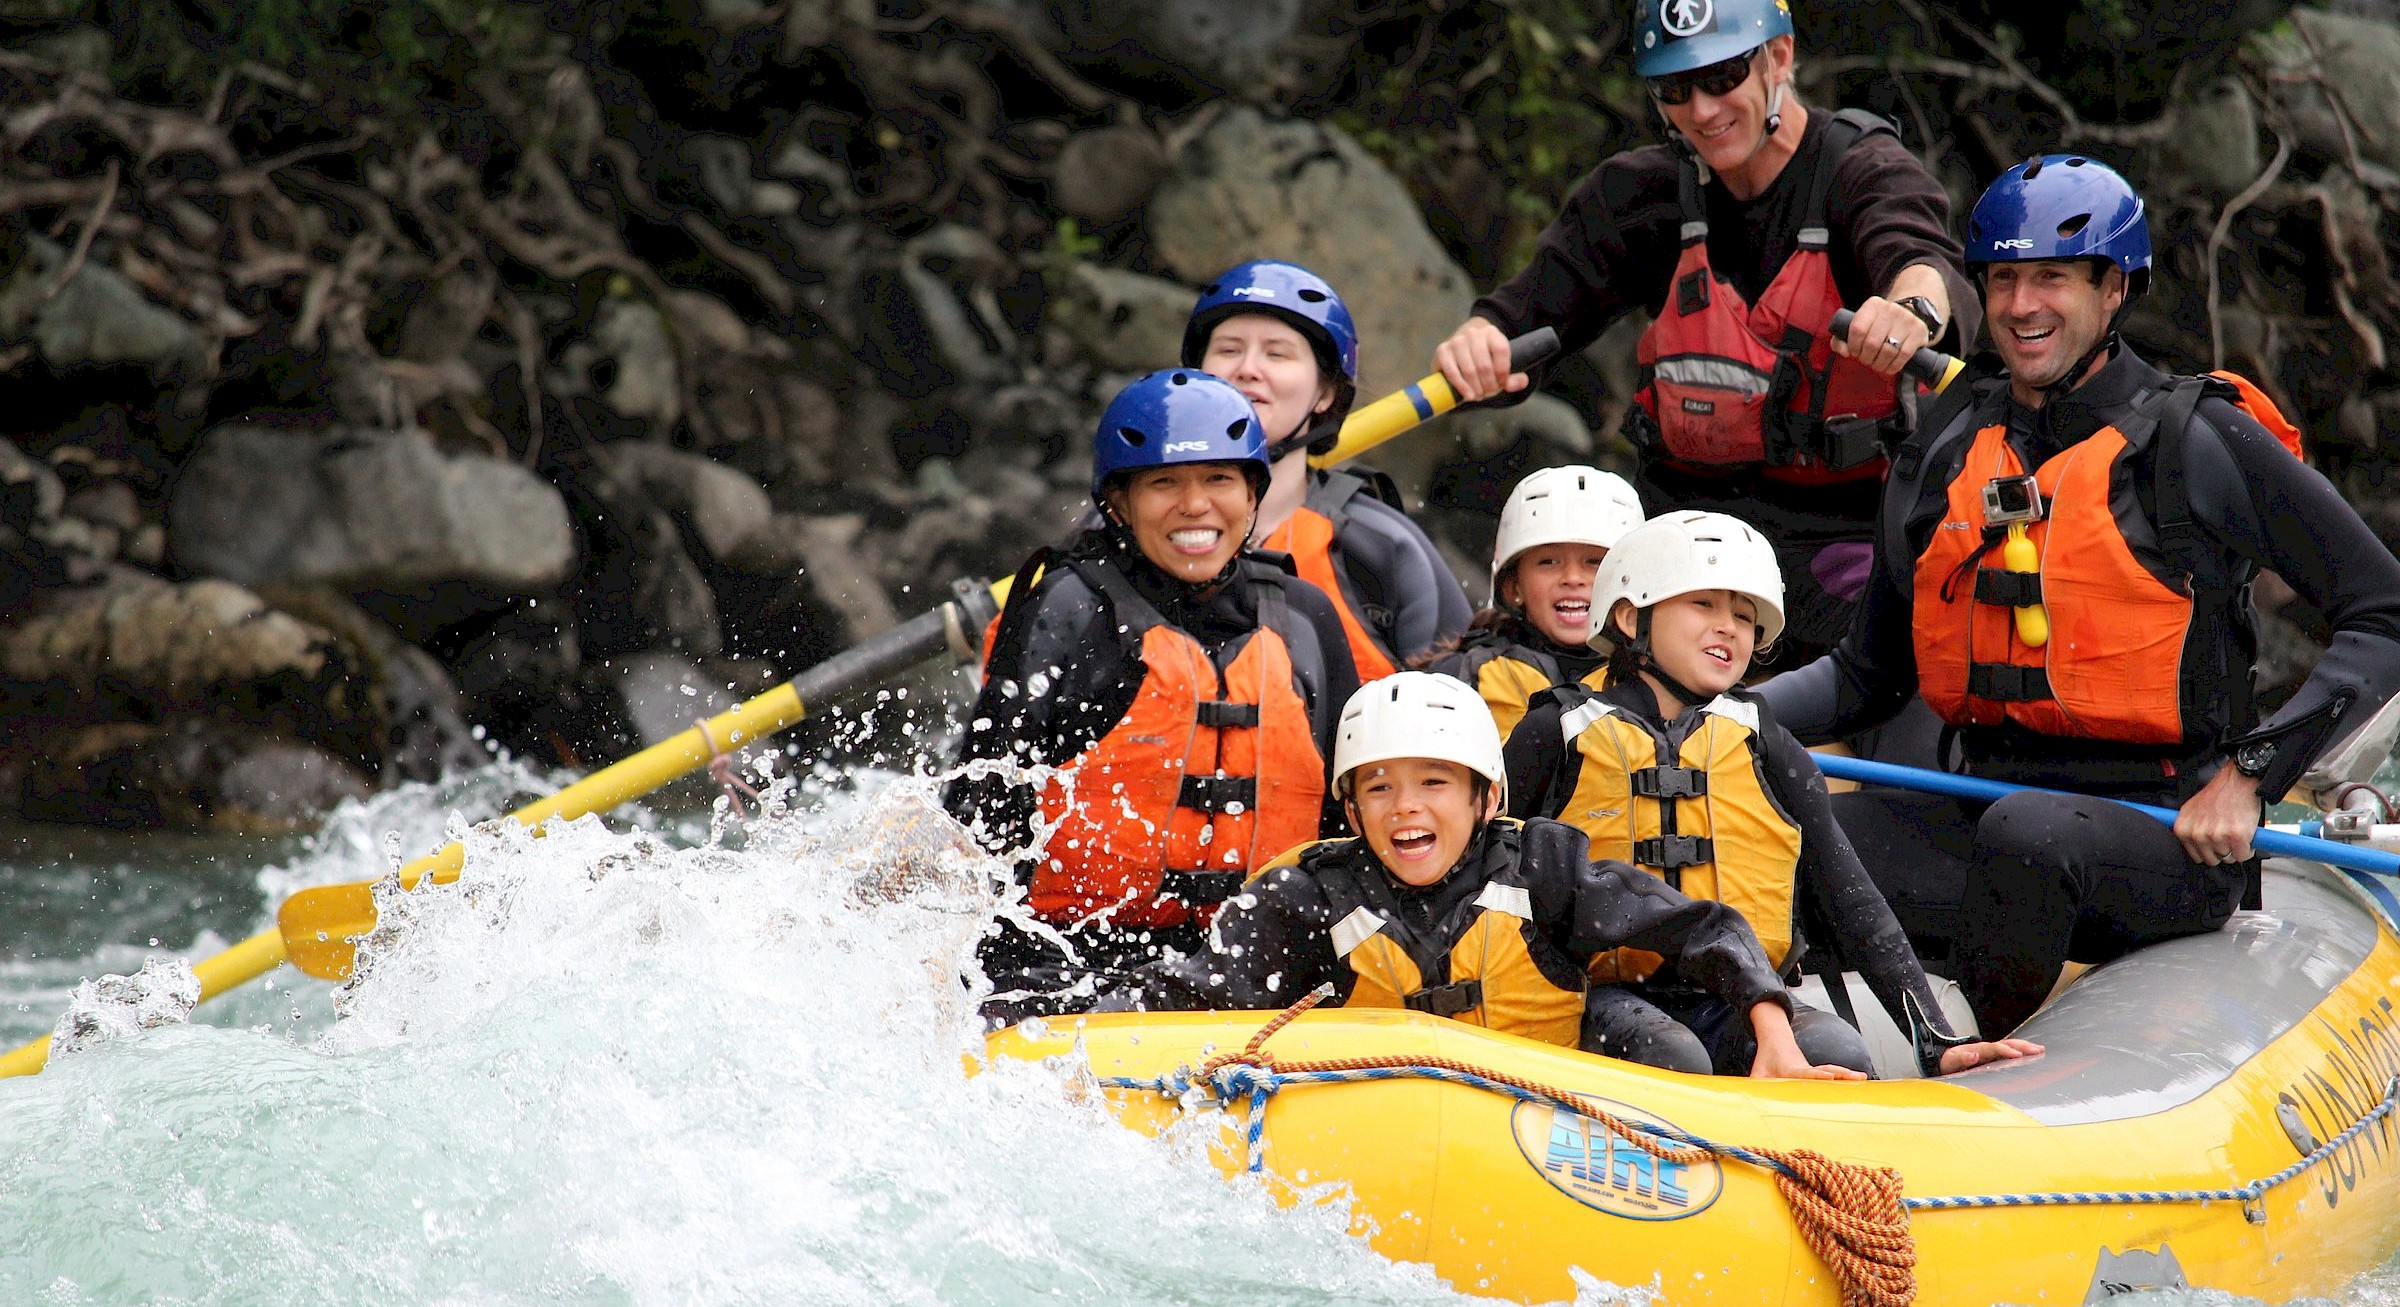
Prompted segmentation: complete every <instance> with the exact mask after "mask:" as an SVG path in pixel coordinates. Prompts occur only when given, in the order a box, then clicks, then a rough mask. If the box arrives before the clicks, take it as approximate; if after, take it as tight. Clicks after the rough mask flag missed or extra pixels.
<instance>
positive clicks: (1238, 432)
mask: <svg viewBox="0 0 2400 1307" xmlns="http://www.w3.org/2000/svg"><path fill="white" fill-rule="evenodd" d="M1249 425H1250V423H1249V422H1248V420H1246V419H1245V420H1243V421H1238V422H1228V423H1226V424H1225V434H1226V435H1229V436H1231V437H1233V438H1234V439H1236V440H1239V439H1241V438H1242V432H1243V430H1244V429H1245V428H1247V427H1248V426H1249Z"/></svg>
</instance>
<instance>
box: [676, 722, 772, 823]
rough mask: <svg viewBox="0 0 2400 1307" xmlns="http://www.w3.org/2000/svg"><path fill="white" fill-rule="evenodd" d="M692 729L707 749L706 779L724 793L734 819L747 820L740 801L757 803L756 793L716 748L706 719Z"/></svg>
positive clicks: (730, 758)
mask: <svg viewBox="0 0 2400 1307" xmlns="http://www.w3.org/2000/svg"><path fill="white" fill-rule="evenodd" d="M692 729H693V730H696V731H698V732H700V743H701V744H702V745H704V746H706V747H707V749H708V778H709V779H710V780H712V781H715V782H716V783H717V788H718V789H720V790H723V791H724V792H725V802H727V803H729V804H731V805H733V815H734V817H735V819H737V820H742V821H747V820H749V817H750V810H749V809H747V808H745V807H743V806H742V800H743V798H745V797H747V798H748V799H749V800H750V801H751V802H752V803H756V802H758V801H759V793H758V791H757V790H756V789H754V788H752V787H751V785H750V783H749V782H747V781H745V780H743V779H742V777H741V773H740V772H737V771H735V770H734V763H735V761H736V759H735V758H734V756H733V755H732V754H730V753H727V752H725V750H724V749H722V748H719V747H718V745H717V737H716V735H715V734H714V733H713V732H711V731H710V730H709V729H708V719H707V718H705V717H703V718H701V719H700V720H698V721H696V722H693V723H692Z"/></svg>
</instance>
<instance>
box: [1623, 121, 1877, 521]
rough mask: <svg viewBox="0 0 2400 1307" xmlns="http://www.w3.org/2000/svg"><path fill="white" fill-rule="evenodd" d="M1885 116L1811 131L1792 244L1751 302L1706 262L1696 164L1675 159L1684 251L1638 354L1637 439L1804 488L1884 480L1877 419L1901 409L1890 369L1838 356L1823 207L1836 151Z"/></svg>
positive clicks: (1835, 293)
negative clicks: (1814, 137)
mask: <svg viewBox="0 0 2400 1307" xmlns="http://www.w3.org/2000/svg"><path fill="white" fill-rule="evenodd" d="M1891 130H1892V125H1891V124H1890V123H1889V122H1886V121H1885V120H1884V119H1882V118H1879V117H1877V116H1875V115H1873V114H1869V113H1864V112H1861V111H1858V110H1851V109H1845V110H1843V111H1842V112H1840V113H1837V114H1835V115H1834V118H1833V121H1832V122H1831V123H1829V124H1828V125H1827V126H1826V128H1825V131H1824V133H1823V134H1822V135H1821V136H1820V137H1819V138H1818V146H1817V151H1816V157H1815V159H1814V160H1813V161H1812V162H1810V163H1808V164H1807V165H1806V167H1807V170H1808V171H1807V173H1806V174H1805V175H1804V177H1803V178H1802V179H1801V183H1800V184H1801V185H1803V186H1805V187H1806V188H1807V191H1806V199H1805V204H1804V207H1803V208H1802V210H1801V221H1800V230H1799V232H1798V234H1797V235H1796V237H1795V244H1796V248H1795V249H1794V250H1793V251H1792V253H1791V255H1790V257H1788V258H1786V259H1785V260H1784V262H1783V267H1782V268H1780V269H1778V270H1777V271H1776V273H1775V279H1774V281H1772V282H1770V283H1769V284H1768V286H1767V289H1766V290H1765V291H1764V292H1763V293H1762V294H1760V296H1759V297H1758V302H1757V303H1756V304H1751V303H1748V302H1746V301H1745V300H1743V298H1742V295H1741V292H1740V291H1737V290H1735V289H1734V288H1733V283H1732V282H1730V281H1728V280H1726V279H1724V278H1722V277H1720V276H1718V275H1717V272H1716V269H1715V268H1714V267H1712V266H1711V265H1710V263H1709V256H1708V210H1707V206H1706V204H1705V202H1704V201H1703V200H1702V198H1701V181H1700V173H1699V167H1698V164H1697V162H1696V161H1695V160H1693V159H1692V158H1691V157H1690V156H1689V155H1688V154H1687V155H1685V157H1684V158H1683V159H1682V162H1681V165H1680V169H1679V172H1680V180H1681V189H1682V200H1683V254H1682V257H1681V258H1680V259H1679V260H1678V261H1677V262H1676V265H1675V277H1674V280H1673V281H1672V282H1671V283H1670V290H1669V293H1668V296H1667V301H1666V303H1664V304H1662V305H1660V306H1659V309H1658V316H1657V317H1656V318H1655V319H1654V320H1653V321H1652V322H1651V324H1650V326H1649V329H1648V330H1646V331H1644V332H1643V333H1642V338H1641V342H1640V344H1639V346H1638V347H1637V349H1636V351H1635V357H1636V361H1637V362H1638V363H1639V364H1640V365H1641V384H1640V386H1639V388H1638V389H1637V390H1636V391H1635V392H1634V400H1635V404H1634V406H1633V407H1632V408H1631V409H1629V410H1628V411H1627V413H1626V427H1627V434H1628V435H1629V436H1630V437H1631V438H1632V440H1633V443H1634V447H1635V448H1637V449H1641V450H1644V451H1646V452H1650V453H1653V454H1655V455H1656V456H1658V457H1661V458H1663V459H1664V460H1665V461H1666V462H1668V463H1669V464H1672V465H1675V466H1678V467H1681V468H1683V469H1685V470H1687V471H1697V472H1701V473H1703V474H1708V473H1714V474H1719V475H1721V474H1723V473H1725V472H1727V471H1729V470H1731V469H1735V468H1756V469H1758V470H1759V472H1760V475H1762V476H1766V477H1769V478H1772V479H1775V480H1779V481H1788V482H1796V483H1800V484H1811V485H1813V484H1828V483H1833V482H1852V481H1870V480H1879V479H1881V477H1882V476H1883V470H1884V458H1883V446H1882V437H1883V436H1884V434H1885V432H1884V429H1883V428H1884V423H1883V422H1882V419H1884V418H1887V417H1889V416H1890V415H1891V414H1893V413H1894V412H1896V411H1897V410H1898V409H1899V406H1900V403H1899V396H1898V392H1897V390H1896V389H1895V387H1894V383H1893V382H1892V380H1891V379H1890V378H1888V377H1884V376H1881V375H1879V374H1877V373H1876V372H1875V371H1874V370H1873V369H1871V368H1868V367H1866V366H1865V365H1863V364H1861V363H1858V362H1857V361H1855V360H1852V359H1847V358H1841V357H1838V356H1836V355H1835V354H1834V352H1833V345H1832V340H1833V315H1834V312H1835V310H1837V309H1840V308H1841V307H1842V296H1841V291H1840V290H1839V289H1838V288H1837V287H1836V286H1835V285H1834V279H1833V258H1832V255H1831V253H1830V252H1829V251H1830V246H1831V244H1832V232H1831V230H1830V228H1829V227H1828V225H1827V221H1828V220H1827V212H1828V206H1829V202H1830V197H1831V195H1832V191H1833V174H1834V169H1835V167H1836V166H1837V165H1838V164H1839V163H1840V161H1841V157H1842V154H1843V152H1844V151H1846V150H1847V149H1849V147H1850V146H1851V145H1853V144H1855V143H1856V142H1857V141H1858V140H1859V139H1860V138H1862V137H1864V136H1867V135H1869V134H1872V133H1874V132H1879V131H1882V132H1888V131H1891Z"/></svg>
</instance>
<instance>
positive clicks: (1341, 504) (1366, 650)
mask: <svg viewBox="0 0 2400 1307" xmlns="http://www.w3.org/2000/svg"><path fill="white" fill-rule="evenodd" d="M1365 488H1366V483H1365V482H1364V481H1362V480H1360V479H1359V478H1357V477H1354V476H1351V475H1349V474H1348V473H1344V472H1335V473H1332V474H1330V475H1327V476H1324V477H1317V478H1312V479H1311V484H1310V485H1309V488H1308V498H1307V499H1306V500H1305V501H1303V502H1302V504H1301V506H1300V507H1299V508H1297V509H1295V510H1293V512H1292V515H1291V516H1290V517H1289V518H1286V519H1285V520H1284V523H1283V525H1282V526H1279V527H1277V528H1275V530H1274V531H1273V532H1271V533H1270V534H1269V535H1268V536H1267V538H1266V539H1265V540H1263V541H1261V542H1260V547H1261V548H1264V549H1272V550H1276V551H1278V552H1280V553H1286V554H1290V555H1291V556H1292V570H1293V571H1295V572H1298V573H1299V574H1300V579H1301V580H1303V581H1306V582H1308V583H1309V584H1310V585H1313V586H1315V587H1316V588H1318V589H1319V590H1322V591H1324V592H1325V597H1326V598H1327V599H1330V600H1332V601H1333V611H1334V612H1335V613H1337V614H1339V615H1340V617H1341V619H1342V634H1343V635H1345V636H1347V637H1348V638H1349V642H1350V661H1351V662H1352V663H1353V664H1354V665H1355V666H1356V667H1357V668H1358V682H1359V684H1361V685H1364V684H1366V683H1367V682H1369V681H1374V680H1380V679H1382V678H1383V677H1386V676H1389V675H1391V674H1392V673H1394V672H1396V671H1399V670H1400V664H1399V660H1398V659H1397V658H1395V657H1394V656H1393V653H1392V651H1391V650H1390V649H1387V648H1385V647H1384V645H1383V641H1382V640H1380V639H1378V638H1377V637H1376V635H1375V633H1374V631H1373V630H1372V629H1371V628H1370V627H1369V626H1368V625H1367V623H1366V619H1365V618H1363V617H1361V616H1359V612H1358V609H1359V606H1360V605H1359V603H1358V599H1357V597H1356V596H1355V595H1353V594H1351V593H1350V589H1351V587H1350V584H1349V582H1348V580H1347V579H1346V578H1344V577H1343V576H1342V573H1341V564H1340V563H1339V562H1337V561H1336V560H1335V558H1334V556H1333V549H1334V540H1335V539H1336V538H1337V537H1338V536H1339V535H1340V534H1341V529H1342V523H1343V521H1344V520H1345V519H1346V518H1347V516H1348V514H1349V505H1350V500H1351V498H1352V497H1353V496H1355V495H1357V494H1358V493H1359V492H1360V491H1362V490H1364V489H1365Z"/></svg>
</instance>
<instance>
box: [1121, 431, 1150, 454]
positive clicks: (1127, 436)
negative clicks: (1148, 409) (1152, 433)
mask: <svg viewBox="0 0 2400 1307" xmlns="http://www.w3.org/2000/svg"><path fill="white" fill-rule="evenodd" d="M1117 439H1119V440H1122V441H1124V442H1125V443H1126V444H1128V445H1131V446H1133V447H1134V448H1135V449H1140V448H1141V447H1142V446H1144V445H1147V444H1149V443H1150V437H1148V436H1146V435H1143V434H1142V433H1141V432H1139V431H1136V430H1134V429H1133V428H1132V427H1118V428H1117Z"/></svg>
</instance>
